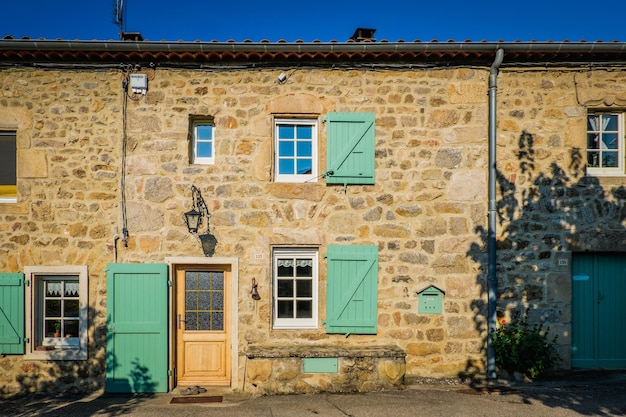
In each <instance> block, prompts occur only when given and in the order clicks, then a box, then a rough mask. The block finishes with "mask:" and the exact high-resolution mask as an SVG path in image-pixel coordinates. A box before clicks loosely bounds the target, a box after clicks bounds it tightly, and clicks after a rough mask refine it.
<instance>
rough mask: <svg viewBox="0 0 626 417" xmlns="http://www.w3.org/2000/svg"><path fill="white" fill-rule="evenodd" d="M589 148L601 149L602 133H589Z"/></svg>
mask: <svg viewBox="0 0 626 417" xmlns="http://www.w3.org/2000/svg"><path fill="white" fill-rule="evenodd" d="M587 148H589V149H600V135H598V134H597V133H588V134H587Z"/></svg>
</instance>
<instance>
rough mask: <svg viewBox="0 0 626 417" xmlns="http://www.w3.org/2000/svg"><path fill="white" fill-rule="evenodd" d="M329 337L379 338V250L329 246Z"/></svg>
mask: <svg viewBox="0 0 626 417" xmlns="http://www.w3.org/2000/svg"><path fill="white" fill-rule="evenodd" d="M327 258H328V274H327V275H328V277H327V279H328V286H327V291H326V322H325V323H326V333H341V334H348V333H355V334H376V323H377V320H378V247H377V246H369V245H368V246H348V245H330V246H328V254H327Z"/></svg>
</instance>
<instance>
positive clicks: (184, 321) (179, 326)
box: [178, 314, 187, 330]
mask: <svg viewBox="0 0 626 417" xmlns="http://www.w3.org/2000/svg"><path fill="white" fill-rule="evenodd" d="M181 323H187V321H186V320H183V318H182V317H181V315H180V314H179V315H178V329H179V330H180V329H182V326H181V325H180V324H181Z"/></svg>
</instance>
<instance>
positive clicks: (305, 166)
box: [298, 159, 313, 174]
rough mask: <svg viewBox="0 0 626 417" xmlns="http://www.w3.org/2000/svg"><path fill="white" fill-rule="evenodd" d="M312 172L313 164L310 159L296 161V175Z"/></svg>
mask: <svg viewBox="0 0 626 417" xmlns="http://www.w3.org/2000/svg"><path fill="white" fill-rule="evenodd" d="M311 172H313V162H312V161H311V160H310V159H298V174H310V173H311Z"/></svg>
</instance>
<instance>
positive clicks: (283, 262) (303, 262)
mask: <svg viewBox="0 0 626 417" xmlns="http://www.w3.org/2000/svg"><path fill="white" fill-rule="evenodd" d="M294 264H295V265H296V267H303V266H313V260H312V259H279V260H278V266H279V267H280V266H285V267H292V266H294Z"/></svg>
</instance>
